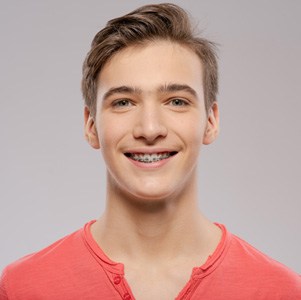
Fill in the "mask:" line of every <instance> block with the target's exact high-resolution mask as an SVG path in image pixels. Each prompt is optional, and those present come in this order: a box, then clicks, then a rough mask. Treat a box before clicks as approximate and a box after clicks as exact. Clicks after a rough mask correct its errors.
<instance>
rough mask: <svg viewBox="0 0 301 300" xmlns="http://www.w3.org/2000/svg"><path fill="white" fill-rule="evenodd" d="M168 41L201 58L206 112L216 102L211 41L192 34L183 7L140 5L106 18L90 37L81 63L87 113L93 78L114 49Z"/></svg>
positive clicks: (94, 87)
mask: <svg viewBox="0 0 301 300" xmlns="http://www.w3.org/2000/svg"><path fill="white" fill-rule="evenodd" d="M160 39H164V40H170V41H171V42H176V43H179V44H181V45H184V46H186V47H189V48H190V49H191V50H193V51H194V52H195V53H196V54H197V55H198V56H199V58H200V59H201V61H202V64H203V67H204V74H203V77H204V78H203V84H204V97H205V107H206V111H207V112H208V110H209V109H210V107H211V106H212V103H213V102H214V101H216V94H217V92H218V70H217V55H216V51H215V49H216V47H215V44H214V43H212V42H211V41H208V40H207V39H204V38H201V37H199V36H197V35H196V34H195V33H194V30H193V28H192V24H191V22H190V18H189V16H188V14H187V13H186V11H185V10H183V9H182V8H181V7H179V6H177V5H175V4H169V3H164V4H154V5H145V6H142V7H140V8H138V9H136V10H134V11H133V12H131V13H129V14H126V15H124V16H122V17H119V18H116V19H112V20H110V21H109V22H108V23H107V25H106V27H105V28H103V29H102V30H100V31H99V32H98V33H97V34H96V35H95V37H94V39H93V41H92V44H91V50H90V51H89V52H88V54H87V56H86V59H85V61H84V64H83V78H82V93H83V97H84V100H85V104H86V105H87V107H88V108H89V110H90V112H91V115H92V116H95V113H96V97H97V79H98V74H99V73H100V72H101V70H102V68H103V67H104V65H105V63H106V62H107V61H108V60H109V59H110V58H112V56H113V55H114V54H116V53H117V52H118V51H120V50H122V49H124V48H126V47H128V46H133V45H138V44H144V43H147V42H151V41H155V40H160Z"/></svg>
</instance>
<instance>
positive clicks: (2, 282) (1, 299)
mask: <svg viewBox="0 0 301 300" xmlns="http://www.w3.org/2000/svg"><path fill="white" fill-rule="evenodd" d="M8 299H9V298H8V295H7V269H4V270H3V272H2V274H1V277H0V300H8Z"/></svg>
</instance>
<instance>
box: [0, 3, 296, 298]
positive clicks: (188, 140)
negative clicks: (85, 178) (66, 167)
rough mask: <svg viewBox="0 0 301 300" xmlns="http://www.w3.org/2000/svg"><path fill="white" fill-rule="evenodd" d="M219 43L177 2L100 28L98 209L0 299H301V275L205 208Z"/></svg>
mask: <svg viewBox="0 0 301 300" xmlns="http://www.w3.org/2000/svg"><path fill="white" fill-rule="evenodd" d="M217 81H218V80H217V62H216V55H215V52H214V45H213V44H212V43H211V42H209V41H207V40H205V39H203V38H201V37H197V36H195V35H194V34H193V32H192V29H191V25H190V22H189V19H188V16H187V14H186V13H185V12H184V11H183V10H182V9H181V8H180V7H178V6H176V5H172V4H159V5H149V6H144V7H141V8H139V9H137V10H135V11H134V12H132V13H130V14H128V15H125V16H123V17H120V18H117V19H114V20H111V21H110V22H109V23H108V24H107V26H106V27H105V28H104V29H103V30H101V31H100V32H98V33H97V35H96V36H95V38H94V40H93V42H92V47H91V51H90V52H89V53H88V55H87V58H86V60H85V62H84V66H83V80H82V90H83V95H84V99H85V104H86V106H85V112H84V115H85V136H86V139H87V141H88V142H89V144H90V145H91V146H92V147H93V148H95V149H100V150H101V152H102V155H103V157H104V160H105V162H106V167H107V199H106V201H107V202H106V209H105V212H104V213H103V215H102V216H101V217H100V218H99V219H98V220H97V221H92V222H89V223H88V224H86V225H85V227H84V228H83V229H81V230H79V231H77V232H75V233H73V234H71V235H69V236H67V237H65V238H63V239H61V240H59V241H58V242H56V243H54V244H53V245H51V246H49V247H48V248H46V249H44V250H42V251H40V252H37V253H35V254H32V255H29V256H27V257H25V258H23V259H21V260H19V261H17V262H15V263H13V264H12V265H10V266H8V267H7V268H6V269H5V271H4V272H3V277H2V282H1V296H0V299H1V300H3V299H28V300H34V299H39V300H42V299H43V300H44V299H52V300H53V299H64V300H66V299H126V300H129V299H142V300H148V299H160V300H165V299H175V298H176V299H223V300H225V299H227V300H229V299H240V300H241V299H265V300H266V299H273V300H276V299H287V300H288V299H290V300H291V299H300V297H301V281H300V277H299V276H298V275H297V274H295V273H294V272H292V271H290V270H289V269H288V268H286V267H285V266H283V265H281V264H280V263H278V262H276V261H274V260H272V259H271V258H269V257H267V256H265V255H264V254H262V253H260V252H259V251H257V250H256V249H254V248H253V247H252V246H250V245H248V244H247V243H246V242H244V241H243V240H241V239H239V238H238V237H236V236H234V235H232V234H231V233H229V232H228V231H227V230H226V228H225V227H224V226H223V225H220V224H214V223H212V222H211V221H209V220H208V219H206V217H205V216H204V215H202V213H201V212H200V211H199V210H198V205H197V203H198V196H197V161H198V156H199V153H200V150H201V148H202V145H203V144H205V145H206V144H210V143H212V142H213V141H214V140H215V139H216V137H217V135H218V131H219V111H218V105H217V102H216V94H217V89H218V82H217Z"/></svg>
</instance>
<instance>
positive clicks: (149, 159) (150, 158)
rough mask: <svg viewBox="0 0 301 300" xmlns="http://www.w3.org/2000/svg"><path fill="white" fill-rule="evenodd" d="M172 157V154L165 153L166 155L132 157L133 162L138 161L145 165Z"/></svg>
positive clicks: (138, 154)
mask: <svg viewBox="0 0 301 300" xmlns="http://www.w3.org/2000/svg"><path fill="white" fill-rule="evenodd" d="M171 155H172V153H171V152H165V153H146V154H142V153H131V154H130V157H131V158H132V159H133V160H137V161H140V162H144V163H153V162H156V161H159V160H162V159H166V158H168V157H170V156H171Z"/></svg>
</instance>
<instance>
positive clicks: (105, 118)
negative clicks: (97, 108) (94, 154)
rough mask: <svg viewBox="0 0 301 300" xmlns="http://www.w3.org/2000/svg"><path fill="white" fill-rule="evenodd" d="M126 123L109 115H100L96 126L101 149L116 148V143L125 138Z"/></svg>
mask: <svg viewBox="0 0 301 300" xmlns="http://www.w3.org/2000/svg"><path fill="white" fill-rule="evenodd" d="M126 124H127V122H124V121H123V120H122V118H116V117H115V118H113V117H112V116H111V115H109V114H103V115H102V114H101V115H100V116H99V122H98V124H97V125H98V126H97V132H98V138H99V141H100V144H101V146H102V148H103V149H107V148H112V147H114V148H116V146H118V142H119V141H120V140H121V139H122V137H124V136H125V134H126V131H127V126H126Z"/></svg>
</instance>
